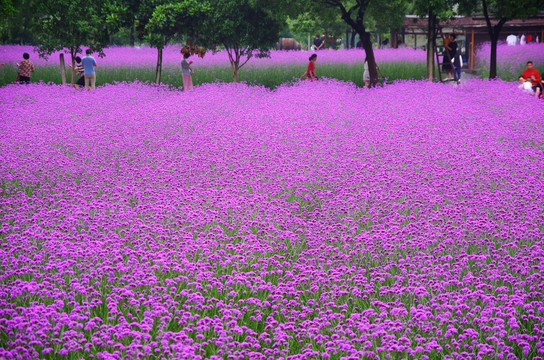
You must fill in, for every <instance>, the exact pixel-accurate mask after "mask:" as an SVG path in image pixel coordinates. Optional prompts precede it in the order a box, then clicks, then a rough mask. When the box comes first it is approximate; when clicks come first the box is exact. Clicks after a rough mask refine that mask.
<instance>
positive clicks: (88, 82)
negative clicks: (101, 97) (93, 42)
mask: <svg viewBox="0 0 544 360" xmlns="http://www.w3.org/2000/svg"><path fill="white" fill-rule="evenodd" d="M92 53H93V52H92V51H91V49H87V51H86V54H87V56H85V57H84V58H83V59H81V63H82V64H83V73H84V77H85V89H88V90H90V89H95V88H96V73H95V71H94V68H95V67H96V65H97V64H96V60H95V59H94V58H93V57H92V56H91V54H92Z"/></svg>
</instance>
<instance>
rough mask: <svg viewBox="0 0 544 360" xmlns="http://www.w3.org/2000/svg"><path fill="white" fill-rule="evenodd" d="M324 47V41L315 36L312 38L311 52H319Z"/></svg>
mask: <svg viewBox="0 0 544 360" xmlns="http://www.w3.org/2000/svg"><path fill="white" fill-rule="evenodd" d="M324 45H325V40H324V39H323V38H321V36H319V34H317V35H316V36H315V38H314V46H313V47H312V48H313V50H321V49H322V48H323V46H324Z"/></svg>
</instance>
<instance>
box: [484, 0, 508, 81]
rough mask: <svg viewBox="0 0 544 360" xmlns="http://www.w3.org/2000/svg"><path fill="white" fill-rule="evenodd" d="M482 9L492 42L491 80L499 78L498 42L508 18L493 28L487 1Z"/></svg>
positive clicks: (502, 19) (501, 20) (490, 59)
mask: <svg viewBox="0 0 544 360" xmlns="http://www.w3.org/2000/svg"><path fill="white" fill-rule="evenodd" d="M482 8H483V11H484V17H485V22H486V23H487V31H488V32H489V39H490V40H491V56H490V58H489V78H490V79H495V78H496V77H497V42H498V40H499V34H500V32H501V29H502V26H503V25H504V24H505V23H506V18H501V19H500V20H499V22H498V23H497V24H496V25H495V26H493V25H491V18H490V16H489V12H488V11H487V1H486V0H482Z"/></svg>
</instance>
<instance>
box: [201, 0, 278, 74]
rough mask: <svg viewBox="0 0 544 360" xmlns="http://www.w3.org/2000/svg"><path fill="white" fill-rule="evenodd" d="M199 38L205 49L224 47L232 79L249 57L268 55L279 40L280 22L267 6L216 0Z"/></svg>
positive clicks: (245, 1) (238, 1)
mask: <svg viewBox="0 0 544 360" xmlns="http://www.w3.org/2000/svg"><path fill="white" fill-rule="evenodd" d="M198 30H199V31H198V39H199V41H200V42H202V44H203V45H205V46H207V47H208V48H217V47H219V46H220V47H223V48H224V49H225V50H226V51H227V53H228V56H229V61H230V64H231V69H232V75H233V79H234V81H237V80H238V71H239V70H240V68H242V67H243V66H244V65H245V64H246V63H247V62H248V61H249V60H250V59H251V58H252V57H254V56H255V57H266V56H269V49H270V47H271V46H272V45H274V44H275V42H276V41H277V40H278V34H279V32H280V30H281V23H280V21H279V20H278V19H277V18H276V17H275V16H273V15H272V14H271V11H270V10H268V11H267V10H266V8H263V7H260V6H255V5H254V4H252V2H250V1H249V0H215V1H214V2H213V6H212V7H211V9H210V11H209V12H208V13H207V14H206V17H205V18H204V20H203V22H202V23H201V24H200V26H199V28H198Z"/></svg>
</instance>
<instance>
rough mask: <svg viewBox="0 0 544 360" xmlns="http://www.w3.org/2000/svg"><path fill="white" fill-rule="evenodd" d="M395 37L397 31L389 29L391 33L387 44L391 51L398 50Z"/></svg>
mask: <svg viewBox="0 0 544 360" xmlns="http://www.w3.org/2000/svg"><path fill="white" fill-rule="evenodd" d="M397 36H398V35H397V30H395V29H391V31H390V32H389V43H390V44H391V48H392V49H396V48H398V44H397Z"/></svg>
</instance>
